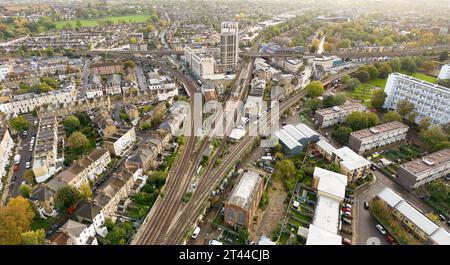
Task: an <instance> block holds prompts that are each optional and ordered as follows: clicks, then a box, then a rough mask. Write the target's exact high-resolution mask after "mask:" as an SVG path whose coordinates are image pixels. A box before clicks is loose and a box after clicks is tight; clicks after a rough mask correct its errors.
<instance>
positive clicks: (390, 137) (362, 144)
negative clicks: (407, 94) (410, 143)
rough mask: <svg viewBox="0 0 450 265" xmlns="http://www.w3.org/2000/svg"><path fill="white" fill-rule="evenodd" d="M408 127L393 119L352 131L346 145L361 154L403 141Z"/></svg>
mask: <svg viewBox="0 0 450 265" xmlns="http://www.w3.org/2000/svg"><path fill="white" fill-rule="evenodd" d="M408 129H409V127H408V126H407V125H405V124H403V123H401V122H398V121H393V122H389V123H385V124H380V125H377V126H374V127H371V128H368V129H363V130H359V131H356V132H352V133H351V134H350V137H349V140H348V146H349V147H350V148H351V149H353V150H354V151H355V152H357V153H359V154H362V153H365V152H367V151H370V150H373V149H376V148H380V147H383V146H385V145H389V144H392V143H396V142H399V141H403V140H405V139H406V134H407V132H408Z"/></svg>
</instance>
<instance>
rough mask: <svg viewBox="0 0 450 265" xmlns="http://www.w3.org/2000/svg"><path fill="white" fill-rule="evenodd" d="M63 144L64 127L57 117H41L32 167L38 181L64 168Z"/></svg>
mask: <svg viewBox="0 0 450 265" xmlns="http://www.w3.org/2000/svg"><path fill="white" fill-rule="evenodd" d="M63 146H64V129H63V128H62V127H61V126H60V125H58V121H57V120H56V117H46V118H42V119H40V121H39V128H38V131H37V133H36V144H35V146H34V155H33V167H32V169H33V173H34V175H35V178H36V182H38V183H41V182H44V181H46V180H47V179H48V178H50V177H51V176H52V175H53V174H55V173H56V172H57V171H59V170H60V169H61V168H62V162H63V161H64V152H63Z"/></svg>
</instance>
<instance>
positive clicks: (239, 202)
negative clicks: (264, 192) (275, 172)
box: [227, 170, 263, 209]
mask: <svg viewBox="0 0 450 265" xmlns="http://www.w3.org/2000/svg"><path fill="white" fill-rule="evenodd" d="M262 181H263V179H262V178H261V177H260V176H259V173H258V172H256V171H253V170H249V171H247V172H245V173H244V175H243V176H242V177H241V179H240V180H239V182H238V184H237V185H236V186H235V187H234V188H233V191H232V192H231V195H230V197H229V198H228V200H227V203H228V204H232V205H235V206H238V207H240V208H242V209H247V208H248V207H250V204H251V203H252V201H253V197H254V195H255V193H256V190H257V189H258V186H259V185H260V183H261V182H262Z"/></svg>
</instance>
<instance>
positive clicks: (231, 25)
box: [220, 22, 239, 71]
mask: <svg viewBox="0 0 450 265" xmlns="http://www.w3.org/2000/svg"><path fill="white" fill-rule="evenodd" d="M220 28H221V30H220V63H221V65H222V66H223V69H224V70H225V71H234V70H235V69H236V65H237V62H238V58H239V54H238V53H239V26H238V22H222V24H221V25H220Z"/></svg>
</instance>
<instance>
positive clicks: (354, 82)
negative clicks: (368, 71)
mask: <svg viewBox="0 0 450 265" xmlns="http://www.w3.org/2000/svg"><path fill="white" fill-rule="evenodd" d="M360 84H361V82H360V81H359V80H358V79H357V78H351V79H350V80H349V81H348V83H347V85H346V88H347V89H351V90H353V89H355V88H357V87H358V86H359V85H360Z"/></svg>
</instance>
